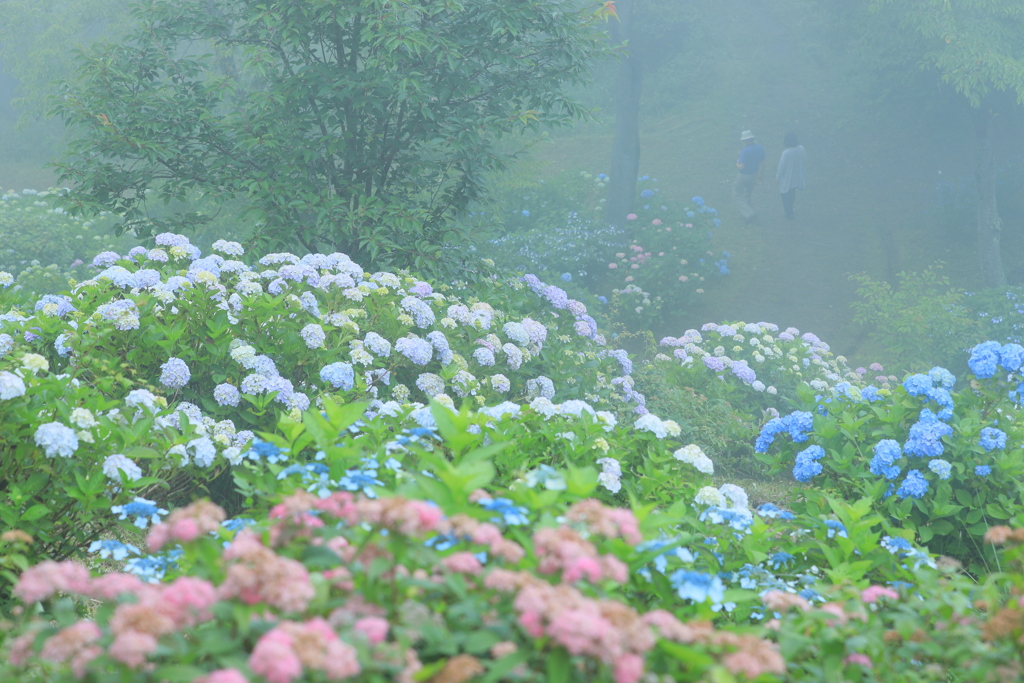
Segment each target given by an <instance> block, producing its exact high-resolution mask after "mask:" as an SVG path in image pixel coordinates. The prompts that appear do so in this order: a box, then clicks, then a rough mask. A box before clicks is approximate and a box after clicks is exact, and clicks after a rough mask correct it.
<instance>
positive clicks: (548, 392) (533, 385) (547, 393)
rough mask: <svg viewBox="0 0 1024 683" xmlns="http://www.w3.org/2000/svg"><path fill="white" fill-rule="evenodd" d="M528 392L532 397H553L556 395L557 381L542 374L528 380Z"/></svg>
mask: <svg viewBox="0 0 1024 683" xmlns="http://www.w3.org/2000/svg"><path fill="white" fill-rule="evenodd" d="M526 393H527V395H529V396H530V397H537V396H539V397H542V398H547V399H550V398H553V397H554V395H555V383H554V382H552V381H551V380H550V379H548V378H547V377H545V376H543V375H541V376H540V377H537V378H535V379H531V380H527V381H526Z"/></svg>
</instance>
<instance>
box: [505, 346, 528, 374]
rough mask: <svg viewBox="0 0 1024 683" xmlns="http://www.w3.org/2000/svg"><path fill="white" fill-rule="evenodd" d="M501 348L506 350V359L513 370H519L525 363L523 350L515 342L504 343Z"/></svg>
mask: <svg viewBox="0 0 1024 683" xmlns="http://www.w3.org/2000/svg"><path fill="white" fill-rule="evenodd" d="M501 350H502V351H504V352H505V360H506V362H507V363H508V366H509V367H510V368H512V369H513V370H518V369H519V367H520V366H521V365H522V364H523V352H522V351H520V350H519V347H518V346H516V345H515V344H504V345H502V347H501Z"/></svg>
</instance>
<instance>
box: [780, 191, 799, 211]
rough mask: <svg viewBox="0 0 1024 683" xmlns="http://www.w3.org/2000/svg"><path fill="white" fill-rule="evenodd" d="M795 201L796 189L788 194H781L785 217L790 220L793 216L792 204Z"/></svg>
mask: <svg viewBox="0 0 1024 683" xmlns="http://www.w3.org/2000/svg"><path fill="white" fill-rule="evenodd" d="M795 201H796V188H795V187H794V188H793V189H792V190H790V191H789V192H783V193H782V208H784V209H785V210H786V217H787V218H792V217H793V216H794V214H793V202H795Z"/></svg>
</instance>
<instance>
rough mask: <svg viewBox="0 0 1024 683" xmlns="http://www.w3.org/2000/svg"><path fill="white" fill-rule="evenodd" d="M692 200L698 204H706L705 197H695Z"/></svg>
mask: <svg viewBox="0 0 1024 683" xmlns="http://www.w3.org/2000/svg"><path fill="white" fill-rule="evenodd" d="M690 201H691V202H693V203H694V204H696V205H697V206H704V198H703V197H694V198H693V199H691V200H690Z"/></svg>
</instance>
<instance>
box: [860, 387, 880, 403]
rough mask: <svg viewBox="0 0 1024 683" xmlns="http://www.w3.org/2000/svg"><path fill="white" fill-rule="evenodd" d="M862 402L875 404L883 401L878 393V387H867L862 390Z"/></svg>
mask: <svg viewBox="0 0 1024 683" xmlns="http://www.w3.org/2000/svg"><path fill="white" fill-rule="evenodd" d="M860 397H861V400H864V401H867V402H869V403H873V402H875V401H881V400H882V397H881V396H880V395H879V393H878V387H875V386H866V387H864V388H863V389H861V390H860Z"/></svg>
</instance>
